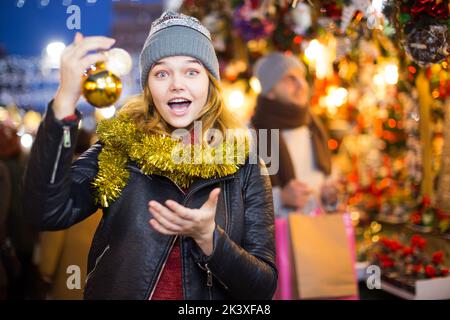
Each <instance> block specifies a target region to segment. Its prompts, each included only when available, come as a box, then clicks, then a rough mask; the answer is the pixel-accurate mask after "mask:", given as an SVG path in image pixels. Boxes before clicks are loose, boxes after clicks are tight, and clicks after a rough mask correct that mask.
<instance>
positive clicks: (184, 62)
mask: <svg viewBox="0 0 450 320" xmlns="http://www.w3.org/2000/svg"><path fill="white" fill-rule="evenodd" d="M148 86H149V88H150V92H151V95H152V98H153V102H154V104H155V106H156V109H157V110H158V112H159V114H160V115H161V116H162V117H163V119H164V120H165V121H166V122H167V123H168V124H170V125H171V126H172V127H174V128H186V127H188V126H189V125H190V124H191V123H192V122H193V121H194V120H196V119H197V118H198V116H199V114H200V112H201V111H202V109H203V107H204V106H205V104H206V101H207V99H208V87H209V78H208V74H207V72H206V69H205V67H203V65H202V64H201V62H200V61H198V60H197V59H195V58H192V57H188V56H175V57H166V58H163V59H161V60H159V61H158V62H156V63H155V64H154V66H153V67H152V69H151V70H150V73H149V76H148Z"/></svg>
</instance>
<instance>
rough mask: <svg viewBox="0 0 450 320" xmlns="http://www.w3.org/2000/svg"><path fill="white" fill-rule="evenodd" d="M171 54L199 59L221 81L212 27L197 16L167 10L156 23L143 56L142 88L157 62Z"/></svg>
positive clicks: (141, 63) (140, 64)
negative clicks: (212, 39)
mask: <svg viewBox="0 0 450 320" xmlns="http://www.w3.org/2000/svg"><path fill="white" fill-rule="evenodd" d="M171 56H190V57H193V58H195V59H198V60H199V61H200V62H201V63H203V65H204V67H205V68H206V69H208V70H209V72H211V74H212V75H213V76H214V77H215V78H216V79H217V80H220V75H219V61H218V60H217V56H216V52H215V51H214V47H213V44H212V42H211V35H210V33H209V31H208V29H206V28H205V27H204V26H203V25H202V24H201V23H200V21H198V20H197V19H196V18H194V17H190V16H186V15H184V14H182V13H177V12H173V11H166V12H164V13H163V14H162V15H161V17H159V18H158V19H156V20H155V21H154V22H153V23H152V26H151V28H150V34H149V35H148V37H147V40H146V41H145V44H144V48H143V49H142V52H141V55H140V58H139V69H140V73H141V86H142V88H145V87H146V85H147V79H148V74H149V72H150V69H151V68H152V66H153V64H154V63H155V62H157V61H158V60H160V59H162V58H165V57H171Z"/></svg>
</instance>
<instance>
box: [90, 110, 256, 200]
mask: <svg viewBox="0 0 450 320" xmlns="http://www.w3.org/2000/svg"><path fill="white" fill-rule="evenodd" d="M97 133H98V136H99V139H100V141H101V142H102V143H103V145H104V146H103V149H102V151H101V153H100V155H99V158H98V162H99V171H98V174H97V176H96V177H95V179H94V181H93V186H94V188H95V189H96V193H97V194H96V200H97V202H98V203H100V204H101V205H102V206H103V207H108V206H109V203H110V202H111V201H114V200H116V199H117V198H118V197H119V196H120V193H121V192H122V189H123V188H124V187H125V185H126V183H127V180H128V178H129V171H128V170H127V169H126V166H127V162H128V160H132V161H135V162H136V163H137V164H138V166H139V167H140V169H141V171H142V172H143V173H144V174H146V175H151V174H157V175H162V176H166V177H168V178H169V179H171V180H172V181H174V182H175V183H176V184H177V185H179V186H180V187H181V188H187V187H189V185H190V184H191V183H192V182H193V181H194V179H196V178H204V179H209V178H220V177H224V176H227V175H230V174H233V173H235V172H236V171H237V170H238V169H239V164H243V163H244V162H245V160H246V158H247V156H248V153H249V141H248V140H247V139H233V140H231V141H228V140H225V141H224V142H221V143H220V144H219V145H217V146H216V147H210V146H208V145H187V144H184V143H183V142H181V141H180V140H175V139H173V138H172V137H170V136H163V135H157V134H151V135H148V134H145V133H144V132H142V131H141V130H139V129H138V128H137V127H136V125H135V124H134V122H133V120H131V119H130V118H128V117H126V116H119V117H117V118H114V119H108V120H103V121H101V122H100V123H99V125H98V126H97Z"/></svg>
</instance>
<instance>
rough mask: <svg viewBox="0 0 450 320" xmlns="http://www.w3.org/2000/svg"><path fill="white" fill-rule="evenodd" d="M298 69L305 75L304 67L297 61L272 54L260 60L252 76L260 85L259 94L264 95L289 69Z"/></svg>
mask: <svg viewBox="0 0 450 320" xmlns="http://www.w3.org/2000/svg"><path fill="white" fill-rule="evenodd" d="M295 68H299V69H301V70H302V72H303V73H305V67H304V66H303V64H302V63H301V62H300V60H299V59H297V58H295V57H292V56H286V55H284V54H283V53H281V52H274V53H271V54H268V55H266V56H264V57H262V58H260V59H259V60H258V61H257V62H256V64H255V67H254V72H253V73H254V75H255V77H256V78H258V80H259V83H260V84H261V94H262V95H266V94H267V93H268V92H269V91H270V90H271V89H272V88H273V87H274V86H275V84H276V83H277V82H278V81H280V79H281V78H282V77H283V76H284V75H285V74H286V73H287V72H288V71H289V70H291V69H295Z"/></svg>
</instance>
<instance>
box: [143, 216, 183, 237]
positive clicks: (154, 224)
mask: <svg viewBox="0 0 450 320" xmlns="http://www.w3.org/2000/svg"><path fill="white" fill-rule="evenodd" d="M149 223H150V225H151V226H152V227H153V228H154V229H155V230H156V231H158V232H159V233H162V234H166V235H175V234H177V233H176V232H173V231H170V230H167V229H166V228H164V227H163V226H162V225H161V224H160V223H159V222H158V221H156V219H150V222H149Z"/></svg>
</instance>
